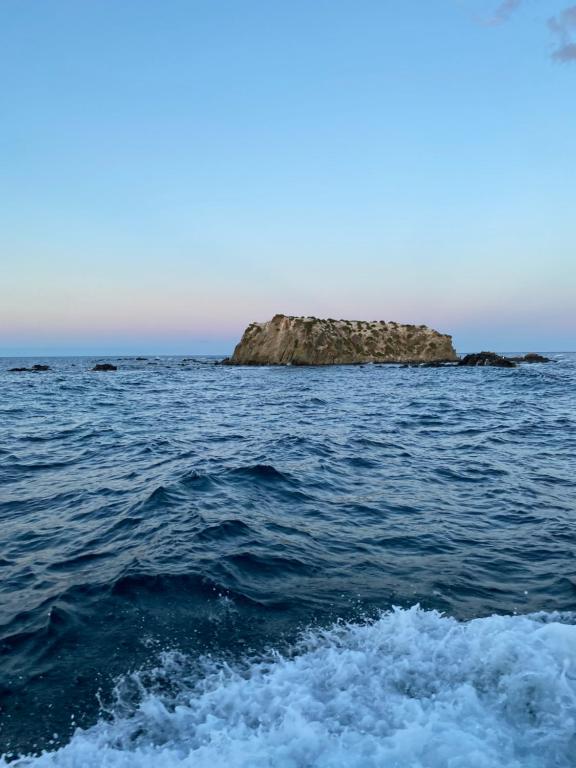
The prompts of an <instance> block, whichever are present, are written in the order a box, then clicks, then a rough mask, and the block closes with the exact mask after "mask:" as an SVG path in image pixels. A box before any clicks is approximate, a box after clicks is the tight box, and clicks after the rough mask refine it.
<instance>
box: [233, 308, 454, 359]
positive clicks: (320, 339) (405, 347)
mask: <svg viewBox="0 0 576 768" xmlns="http://www.w3.org/2000/svg"><path fill="white" fill-rule="evenodd" d="M457 360H458V357H457V356H456V352H455V351H454V347H453V346H452V337H451V336H448V335H445V334H441V333H438V331H434V330H432V329H431V328H427V327H426V326H425V325H400V324H398V323H393V322H390V323H386V322H384V321H383V320H381V321H377V322H366V321H363V320H319V319H318V318H315V317H288V316H286V315H275V316H274V317H273V318H272V320H270V321H268V322H266V323H252V324H251V325H249V326H248V328H247V329H246V330H245V331H244V335H243V336H242V339H241V341H240V343H239V344H238V345H237V347H236V349H235V350H234V354H233V355H232V357H231V358H227V359H226V360H224V361H223V363H224V364H225V365H354V364H358V363H405V362H432V361H457Z"/></svg>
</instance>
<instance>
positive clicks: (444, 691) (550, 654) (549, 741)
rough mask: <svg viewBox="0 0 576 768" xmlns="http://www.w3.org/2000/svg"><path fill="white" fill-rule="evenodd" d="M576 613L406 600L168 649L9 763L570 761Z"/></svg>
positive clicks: (168, 765)
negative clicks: (337, 619)
mask: <svg viewBox="0 0 576 768" xmlns="http://www.w3.org/2000/svg"><path fill="white" fill-rule="evenodd" d="M575 621H576V614H558V613H553V614H544V613H541V614H533V615H528V616H491V617H488V618H481V619H474V620H471V621H468V622H458V621H456V620H455V619H452V618H449V617H446V616H444V615H442V614H440V613H438V612H435V611H424V610H421V609H420V608H419V607H417V606H416V607H414V608H411V609H409V610H401V609H396V610H394V611H391V612H388V613H385V614H382V615H381V616H380V617H379V618H378V619H376V620H375V621H371V622H365V623H363V624H337V625H335V626H334V627H333V628H332V629H329V630H324V631H315V632H309V633H308V634H307V635H305V636H304V637H303V638H302V640H301V641H300V643H299V645H298V646H297V647H296V648H295V649H293V652H291V653H288V654H285V655H278V654H273V653H270V654H268V655H267V656H266V657H261V658H260V659H259V660H253V661H252V662H251V663H246V664H245V665H244V666H238V667H236V668H232V667H230V666H229V665H227V664H226V663H224V662H221V663H218V662H216V661H214V660H211V659H203V660H201V661H200V662H196V664H193V663H192V662H191V660H190V659H187V658H186V657H185V656H182V655H180V654H175V653H166V654H164V655H163V657H162V664H161V666H160V667H159V668H158V669H155V670H152V671H149V672H147V673H143V672H140V673H136V674H134V675H131V676H127V677H126V678H124V679H123V680H121V681H119V683H118V686H117V689H116V692H117V703H116V707H115V709H114V712H113V713H112V714H111V716H110V715H109V716H108V718H106V717H104V716H103V717H102V719H101V720H100V721H99V722H98V723H97V725H95V726H94V727H92V728H90V729H88V730H78V731H76V733H75V734H74V736H73V737H72V739H71V741H70V742H69V743H68V744H67V745H66V746H64V747H61V748H60V749H57V750H55V751H52V752H45V753H43V754H42V755H40V756H36V757H24V758H20V759H18V760H16V762H15V763H12V765H16V766H19V768H24V766H30V767H31V768H48V767H49V766H53V767H55V768H79V767H80V766H82V768H102V767H103V766H106V768H176V767H177V766H181V767H185V766H186V767H190V768H192V767H193V768H204V767H208V766H209V768H218V767H219V766H226V767H227V768H248V766H249V767H250V768H284V767H285V768H289V767H290V768H304V767H305V766H317V767H318V768H340V767H341V766H342V767H344V766H346V768H360V767H361V768H375V767H376V766H386V767H388V766H389V767H390V768H393V767H394V768H396V767H398V768H399V767H400V766H402V768H446V766H450V768H552V767H553V766H554V768H573V766H574V765H575V764H576V762H575V756H576V735H575V732H574V722H575V721H576V625H575ZM7 764H8V763H7V757H5V758H4V759H2V758H0V765H2V766H6V765H7Z"/></svg>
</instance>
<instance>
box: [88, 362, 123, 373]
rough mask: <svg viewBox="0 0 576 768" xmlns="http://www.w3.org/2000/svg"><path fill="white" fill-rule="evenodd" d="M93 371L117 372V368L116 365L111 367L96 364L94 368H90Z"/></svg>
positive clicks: (109, 365) (105, 364)
mask: <svg viewBox="0 0 576 768" xmlns="http://www.w3.org/2000/svg"><path fill="white" fill-rule="evenodd" d="M92 370H93V371H117V370H118V367H117V366H116V365H112V363H96V365H95V366H94V368H92Z"/></svg>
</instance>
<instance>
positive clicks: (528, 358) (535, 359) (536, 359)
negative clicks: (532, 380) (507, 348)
mask: <svg viewBox="0 0 576 768" xmlns="http://www.w3.org/2000/svg"><path fill="white" fill-rule="evenodd" d="M508 359H509V360H513V361H514V362H515V363H550V362H551V360H550V358H549V357H544V355H539V354H537V353H536V352H528V354H527V355H523V356H521V357H509V358H508Z"/></svg>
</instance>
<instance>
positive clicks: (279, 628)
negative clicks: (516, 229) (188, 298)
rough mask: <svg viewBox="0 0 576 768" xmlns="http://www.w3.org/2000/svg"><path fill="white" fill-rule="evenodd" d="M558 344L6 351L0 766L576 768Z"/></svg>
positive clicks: (563, 382) (570, 443)
mask: <svg viewBox="0 0 576 768" xmlns="http://www.w3.org/2000/svg"><path fill="white" fill-rule="evenodd" d="M551 357H552V362H550V363H548V364H533V365H519V366H518V367H517V368H514V369H498V368H467V367H445V368H421V367H402V366H397V365H358V366H334V367H310V368H302V367H246V368H244V367H227V366H221V365H219V364H218V360H217V359H216V358H210V357H188V358H183V357H152V356H151V357H148V358H145V359H144V358H127V357H125V358H110V359H104V358H82V357H76V358H49V359H45V360H43V359H41V358H34V359H30V360H23V359H15V360H10V359H6V358H4V359H0V393H1V397H0V756H1V757H0V766H8V765H10V766H13V767H18V768H24V766H26V767H27V768H52V767H54V768H220V767H221V766H222V767H224V768H313V767H314V768H315V767H318V768H376V767H378V768H574V766H576V354H570V353H556V354H552V355H551ZM101 362H111V363H113V364H114V365H116V366H117V367H118V370H117V371H112V372H94V371H92V370H91V368H92V367H93V366H94V365H95V363H101ZM39 363H45V364H47V365H49V366H50V370H49V371H46V372H37V373H26V372H23V373H16V372H10V371H9V369H10V368H12V367H22V366H30V365H32V364H39Z"/></svg>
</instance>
